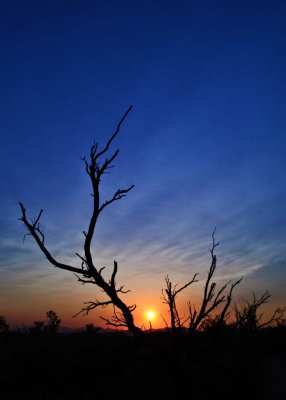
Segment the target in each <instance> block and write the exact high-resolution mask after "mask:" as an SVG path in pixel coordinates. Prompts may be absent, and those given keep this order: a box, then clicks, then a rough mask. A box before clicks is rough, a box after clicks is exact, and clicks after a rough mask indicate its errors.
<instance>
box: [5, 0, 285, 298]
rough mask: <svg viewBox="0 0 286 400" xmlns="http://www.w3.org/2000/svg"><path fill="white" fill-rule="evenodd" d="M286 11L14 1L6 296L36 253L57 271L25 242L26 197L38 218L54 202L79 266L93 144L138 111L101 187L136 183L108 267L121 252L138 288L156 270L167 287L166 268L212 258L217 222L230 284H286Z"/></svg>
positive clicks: (105, 220) (106, 230)
mask: <svg viewBox="0 0 286 400" xmlns="http://www.w3.org/2000/svg"><path fill="white" fill-rule="evenodd" d="M285 18H286V4H285V2H283V1H239V0H238V1H209V2H206V1H123V0H122V1H105V2H103V1H55V2H54V1H2V2H1V3H0V26H1V64H0V72H1V75H0V79H1V109H0V112H1V118H0V135H1V136H0V137H1V161H0V162H1V173H0V184H1V210H2V213H1V225H0V234H1V238H2V239H1V242H0V246H1V259H2V263H1V265H2V267H1V269H2V273H3V277H4V278H5V282H6V285H7V287H13V278H12V271H13V268H16V267H17V268H20V270H21V271H23V273H24V274H25V271H27V263H30V262H31V260H35V259H36V260H37V262H39V260H40V261H41V262H42V263H45V262H44V261H43V258H41V257H40V256H39V254H38V250H37V249H36V247H35V245H34V244H33V243H32V241H31V240H30V241H29V243H28V244H25V245H24V246H23V244H22V235H23V228H22V227H21V225H20V223H19V222H18V221H17V217H18V216H19V210H18V201H19V200H21V201H23V202H24V203H25V205H26V207H27V209H28V210H30V214H31V215H35V214H36V213H37V211H38V209H40V208H44V210H45V214H44V216H43V219H44V221H45V226H46V229H47V237H48V238H49V240H50V243H51V244H53V245H55V246H57V244H58V248H56V250H55V251H56V252H57V254H59V256H61V255H62V256H64V257H72V254H73V253H74V252H75V251H78V250H79V248H80V245H81V242H82V238H81V237H80V232H81V230H82V229H85V227H86V224H87V221H88V216H89V213H90V198H89V193H90V187H89V183H88V180H87V177H86V176H85V173H84V168H83V165H82V163H81V161H80V157H82V156H83V155H87V154H88V152H89V148H90V145H91V144H92V143H93V140H96V141H98V142H99V143H100V144H101V145H104V143H105V141H106V139H107V138H108V137H109V135H110V134H111V133H112V132H113V130H114V127H115V126H116V123H117V122H118V121H119V119H120V118H121V116H122V115H123V113H124V112H125V110H126V109H127V108H128V106H129V105H130V104H132V105H133V107H134V108H133V110H132V112H131V113H130V115H129V116H128V118H127V119H126V121H125V122H124V126H123V127H122V132H121V133H120V136H119V137H118V139H117V140H116V143H115V144H114V146H115V148H117V146H118V147H119V148H120V155H119V157H118V159H117V160H116V163H115V168H114V170H113V171H112V174H111V175H108V176H106V177H105V180H104V182H103V188H102V194H103V197H104V198H108V196H110V194H111V193H112V191H113V190H114V189H117V188H118V187H121V188H122V187H124V185H125V186H128V185H129V184H130V183H134V184H135V189H134V191H133V192H132V193H130V194H129V195H128V197H127V198H126V199H124V200H121V201H120V202H118V203H116V204H115V205H114V206H113V207H112V208H110V209H109V210H107V211H106V215H104V216H103V217H102V220H101V222H100V224H99V225H100V226H99V229H98V232H97V233H96V235H97V236H96V244H95V247H96V249H97V250H98V251H99V253H100V254H101V255H100V256H99V257H102V262H106V263H110V262H112V260H113V258H114V257H115V258H116V257H117V258H118V257H119V259H120V261H122V262H124V263H125V265H126V271H127V272H126V276H131V279H132V276H136V274H139V275H140V274H142V267H141V266H142V265H143V264H144V263H147V264H148V267H146V269H144V271H145V275H144V274H143V275H144V278H146V279H147V281H148V279H150V278H148V276H149V277H150V276H151V277H153V276H155V275H156V274H157V275H156V277H157V276H158V282H159V284H158V285H159V287H160V285H162V284H163V276H164V274H165V273H166V272H171V273H173V274H174V276H178V277H179V278H180V276H182V279H184V276H186V273H187V271H189V269H188V268H189V265H192V267H193V268H194V269H196V265H198V266H201V264H203V262H205V261H206V260H208V258H204V257H208V254H207V248H208V246H209V241H210V240H209V239H210V234H211V232H212V230H213V228H214V226H217V229H218V239H221V240H222V242H225V245H224V247H222V248H221V256H223V254H225V258H224V259H223V260H222V271H223V273H222V277H223V276H224V275H225V276H238V275H240V274H241V273H243V274H244V275H249V277H250V278H251V276H254V277H255V279H256V277H258V276H259V277H261V280H262V281H263V279H266V280H267V282H268V283H269V282H272V280H273V283H272V286H271V285H270V286H271V288H272V289H273V288H276V287H277V288H278V289H277V291H279V290H280V289H279V287H280V286H281V287H282V282H284V283H285V281H286V276H285V272H284V271H285V256H284V254H283V247H284V246H285V245H284V244H285V239H286V231H285V222H286V218H285V200H286V188H285V167H286V157H285V149H286V136H285V103H286V80H285V71H286V25H285ZM59 243H60V244H59ZM63 248H65V251H66V252H64V251H63V250H62V249H63ZM226 253H227V254H228V255H227V256H226ZM150 259H152V260H153V261H152V262H150ZM138 260H139V261H138ZM100 261H101V258H100ZM133 261H134V262H135V263H136V265H137V264H138V267H133V266H132V267H131V264H132V263H133ZM160 263H161V264H160ZM129 264H130V266H129ZM133 264H134V263H133ZM166 265H167V267H166ZM228 265H231V267H228ZM46 268H48V267H46ZM122 268H123V269H124V267H122ZM136 268H137V269H136ZM144 268H145V267H144ZM228 268H229V269H228ZM132 274H133V275H132ZM256 274H257V275H256ZM32 275H33V272H32V270H31V273H30V275H29V272H28V278H29V279H31V276H32ZM28 278H27V280H28ZM179 278H178V279H179ZM134 279H135V278H134ZM142 279H143V278H142ZM275 279H277V282H276V281H275ZM258 280H259V279H258ZM284 280H285V281H284ZM274 281H275V282H274ZM256 282H257V279H256ZM38 284H39V285H41V284H44V280H43V281H41V282H39V283H38ZM9 285H10V286H9ZM261 285H262V286H263V284H261ZM279 285H280V286H279ZM159 295H160V293H159V292H158V296H159Z"/></svg>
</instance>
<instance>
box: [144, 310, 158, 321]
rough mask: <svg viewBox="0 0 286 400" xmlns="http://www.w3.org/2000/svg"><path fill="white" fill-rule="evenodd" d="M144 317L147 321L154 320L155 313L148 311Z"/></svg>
mask: <svg viewBox="0 0 286 400" xmlns="http://www.w3.org/2000/svg"><path fill="white" fill-rule="evenodd" d="M146 317H147V318H148V321H152V320H153V319H155V318H156V312H155V311H153V310H148V311H146Z"/></svg>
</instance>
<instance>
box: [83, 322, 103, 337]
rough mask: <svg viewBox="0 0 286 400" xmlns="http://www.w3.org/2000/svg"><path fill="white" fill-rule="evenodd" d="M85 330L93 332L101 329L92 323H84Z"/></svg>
mask: <svg viewBox="0 0 286 400" xmlns="http://www.w3.org/2000/svg"><path fill="white" fill-rule="evenodd" d="M85 329H86V332H87V333H89V334H93V335H94V334H95V333H98V332H100V331H101V330H102V328H101V327H100V326H94V325H93V324H92V323H90V324H86V325H85Z"/></svg>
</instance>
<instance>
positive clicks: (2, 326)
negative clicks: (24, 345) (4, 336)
mask: <svg viewBox="0 0 286 400" xmlns="http://www.w3.org/2000/svg"><path fill="white" fill-rule="evenodd" d="M8 330H9V324H8V323H7V321H6V318H5V317H4V316H3V315H0V333H6V332H8Z"/></svg>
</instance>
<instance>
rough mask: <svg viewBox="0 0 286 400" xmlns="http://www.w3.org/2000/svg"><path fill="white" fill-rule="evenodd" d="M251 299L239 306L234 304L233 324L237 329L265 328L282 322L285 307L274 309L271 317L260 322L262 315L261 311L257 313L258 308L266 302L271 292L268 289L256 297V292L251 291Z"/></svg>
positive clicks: (252, 329)
mask: <svg viewBox="0 0 286 400" xmlns="http://www.w3.org/2000/svg"><path fill="white" fill-rule="evenodd" d="M252 295H253V299H252V301H251V302H249V301H247V300H245V302H244V304H243V305H242V306H241V307H240V308H239V307H238V306H237V305H235V306H234V311H235V323H234V326H235V327H236V328H238V329H247V330H250V331H255V330H257V329H260V328H265V327H267V326H272V325H275V324H276V325H278V326H279V324H283V321H284V319H283V315H284V313H285V311H286V307H278V308H276V309H275V310H274V312H273V314H272V315H271V317H270V318H269V319H268V320H266V321H265V322H260V321H261V320H262V317H263V313H260V314H259V315H258V309H259V308H260V307H261V306H262V305H263V304H266V303H268V301H269V299H270V297H271V294H270V293H269V292H268V290H267V291H266V292H265V293H263V294H262V295H261V297H259V298H257V297H256V294H255V293H254V292H253V293H252Z"/></svg>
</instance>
